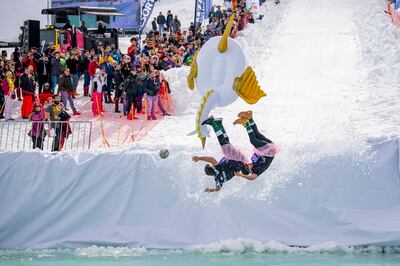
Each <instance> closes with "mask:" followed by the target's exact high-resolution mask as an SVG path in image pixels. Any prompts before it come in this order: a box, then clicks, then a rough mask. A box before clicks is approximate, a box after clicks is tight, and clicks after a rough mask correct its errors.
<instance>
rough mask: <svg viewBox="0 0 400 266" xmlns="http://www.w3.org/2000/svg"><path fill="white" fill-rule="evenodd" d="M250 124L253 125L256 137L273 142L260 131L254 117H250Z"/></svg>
mask: <svg viewBox="0 0 400 266" xmlns="http://www.w3.org/2000/svg"><path fill="white" fill-rule="evenodd" d="M249 125H250V126H251V129H253V131H254V134H255V135H256V137H257V138H258V139H260V140H263V141H266V142H268V143H272V141H271V140H270V139H269V138H267V137H265V136H264V135H263V134H261V133H260V131H258V128H257V125H256V123H255V122H254V119H253V118H250V119H249Z"/></svg>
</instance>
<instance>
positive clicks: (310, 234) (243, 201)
mask: <svg viewBox="0 0 400 266" xmlns="http://www.w3.org/2000/svg"><path fill="white" fill-rule="evenodd" d="M384 8H385V3H376V1H373V0H366V1H363V2H362V3H361V2H359V1H358V2H354V3H350V2H349V1H346V0H337V1H334V2H332V1H327V0H320V1H314V0H304V1H294V0H292V1H289V0H288V1H285V3H282V4H281V5H279V6H275V5H274V4H273V3H271V1H268V2H267V5H266V6H265V7H263V10H264V11H263V13H265V15H266V17H265V19H264V20H263V21H261V22H258V23H256V24H255V25H250V26H249V27H248V28H247V29H246V30H245V31H244V32H241V33H240V37H239V38H238V42H239V43H240V45H241V46H242V47H243V49H244V51H245V53H246V55H247V56H248V61H249V65H252V66H253V67H254V69H255V71H256V73H257V75H258V78H259V81H260V84H262V87H263V88H264V89H265V90H266V92H267V94H268V96H267V97H266V98H265V99H263V100H262V101H260V102H259V103H258V104H257V105H255V106H248V105H247V104H245V103H244V102H243V101H241V100H238V101H236V102H235V103H234V104H232V105H231V106H228V107H226V108H224V109H218V110H215V112H214V116H221V117H223V118H224V124H225V125H226V129H227V133H228V134H229V136H230V139H231V142H232V143H234V144H236V145H237V146H239V147H240V148H242V149H243V151H245V152H246V153H247V154H248V155H250V153H251V146H250V144H249V142H248V138H247V136H246V132H245V130H244V129H243V128H241V127H237V126H236V127H235V126H233V125H232V123H231V122H232V121H233V119H234V118H235V116H236V113H237V112H238V111H241V110H243V109H249V108H251V109H252V110H253V111H254V114H255V115H254V116H255V120H256V122H257V123H258V126H259V128H260V131H261V132H264V133H265V134H266V135H267V136H268V137H269V138H271V139H272V140H274V142H276V143H277V144H279V145H280V146H281V147H282V152H281V153H280V154H279V155H278V156H277V157H276V158H275V159H274V162H273V164H272V165H271V167H270V169H269V170H268V171H267V172H266V173H264V174H263V175H262V176H261V177H259V178H258V179H257V180H255V181H252V182H248V181H244V180H241V179H239V178H234V179H232V180H231V181H229V182H228V183H226V184H225V185H224V187H223V189H222V190H221V191H220V192H219V193H216V194H206V193H203V192H202V190H203V189H204V187H206V186H211V185H213V181H212V179H211V178H208V177H202V176H204V174H203V173H202V169H203V166H204V165H203V164H200V163H197V164H194V163H192V162H191V161H190V157H191V156H192V155H214V156H216V157H218V156H220V154H221V153H220V151H219V147H218V144H217V142H216V139H215V138H214V137H212V138H211V139H209V140H207V146H206V149H205V150H204V151H202V150H201V145H200V141H198V140H197V139H195V138H194V137H193V136H186V134H187V133H188V132H190V131H192V130H193V128H194V118H195V115H196V110H197V108H198V104H199V102H200V96H199V94H198V93H196V92H189V91H188V90H187V89H186V78H185V77H186V74H187V73H188V69H187V68H182V69H174V70H171V71H168V72H167V76H168V79H169V81H170V84H171V86H172V88H174V89H173V95H172V97H173V98H174V99H175V101H176V102H177V105H176V106H175V116H173V117H170V118H168V119H165V120H162V121H161V122H160V123H159V124H158V125H157V126H156V127H154V128H153V129H152V131H151V132H150V133H149V134H148V135H147V136H146V137H145V138H143V139H142V140H141V141H140V142H139V143H135V144H132V145H127V146H126V147H124V148H120V149H118V150H112V151H106V150H98V151H96V152H92V153H87V152H86V153H74V154H71V153H68V152H67V153H62V154H59V155H50V154H43V153H40V152H22V153H2V154H0V161H1V162H2V163H1V165H2V167H0V177H1V178H0V212H1V213H2V215H1V216H0V247H2V248H10V247H18V248H25V247H31V248H48V247H73V248H75V247H82V246H88V245H93V244H96V245H106V246H107V245H112V246H116V245H128V246H145V247H150V248H168V249H175V248H187V247H193V246H195V247H205V249H207V247H211V248H212V247H213V245H211V246H209V244H210V243H215V242H217V243H218V242H220V241H225V242H222V243H236V242H235V241H232V242H229V241H228V242H226V240H231V239H249V241H250V243H252V242H251V241H253V242H254V243H260V242H263V243H265V242H269V241H277V242H280V243H283V244H287V245H296V246H309V245H319V244H323V243H326V242H331V241H333V242H336V243H338V244H339V245H372V244H373V245H382V246H392V245H395V246H398V245H400V224H399V223H398V220H399V218H400V216H399V213H400V193H399V191H400V166H399V164H400V161H399V156H400V152H399V134H398V132H399V125H400V123H399V122H400V121H399V111H400V109H399V108H400V107H399V105H398V96H399V91H398V85H399V84H398V82H399V81H398V80H397V79H396V78H394V77H395V76H396V74H397V71H398V68H396V66H398V62H397V61H396V60H395V59H394V57H396V56H397V50H396V40H397V39H396V38H397V36H399V35H398V34H399V33H398V31H399V29H397V28H395V27H393V26H392V25H391V24H390V21H389V18H388V17H385V14H384V13H383V12H382V10H383V9H384ZM382 32H384V33H385V34H383V33H382ZM396 97H397V98H396ZM160 148H168V149H169V150H170V157H169V158H168V159H166V160H161V159H159V158H158V154H157V153H158V150H159V149H160ZM19 162H24V167H23V168H22V167H19V168H18V170H17V169H16V166H17V165H18V163H19ZM16 195H18V197H16ZM200 249H201V248H200Z"/></svg>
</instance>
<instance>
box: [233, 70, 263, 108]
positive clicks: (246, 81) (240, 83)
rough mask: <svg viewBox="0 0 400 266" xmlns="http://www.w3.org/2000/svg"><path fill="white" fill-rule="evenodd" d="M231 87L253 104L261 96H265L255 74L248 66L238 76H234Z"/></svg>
mask: <svg viewBox="0 0 400 266" xmlns="http://www.w3.org/2000/svg"><path fill="white" fill-rule="evenodd" d="M233 89H234V90H235V91H236V93H237V95H238V96H239V97H240V98H242V99H243V100H244V101H245V102H246V103H248V104H255V103H256V102H258V101H259V100H260V99H261V98H262V97H265V96H267V94H266V93H265V92H264V91H263V90H262V89H261V88H260V85H258V81H257V77H256V74H255V73H254V71H253V69H252V68H251V67H250V66H248V67H247V68H246V70H245V71H244V72H243V74H242V75H241V76H240V78H235V81H234V82H233Z"/></svg>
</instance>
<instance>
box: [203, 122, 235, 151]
mask: <svg viewBox="0 0 400 266" xmlns="http://www.w3.org/2000/svg"><path fill="white" fill-rule="evenodd" d="M201 124H202V125H210V126H211V127H212V128H213V130H214V132H215V135H216V136H217V139H218V142H219V144H220V145H221V146H222V145H225V144H229V137H228V135H227V134H226V131H225V128H224V126H223V125H222V119H218V118H216V119H214V117H212V116H211V117H210V118H208V119H206V120H204V121H203V123H201Z"/></svg>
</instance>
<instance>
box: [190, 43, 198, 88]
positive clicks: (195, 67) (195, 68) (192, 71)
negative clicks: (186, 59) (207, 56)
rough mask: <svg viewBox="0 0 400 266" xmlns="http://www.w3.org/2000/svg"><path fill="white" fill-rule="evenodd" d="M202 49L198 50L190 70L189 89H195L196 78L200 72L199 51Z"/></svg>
mask: <svg viewBox="0 0 400 266" xmlns="http://www.w3.org/2000/svg"><path fill="white" fill-rule="evenodd" d="M199 51H200V49H199V50H197V52H196V53H195V54H194V56H193V62H192V66H191V67H190V72H189V75H188V76H187V85H188V87H189V89H191V90H194V79H195V78H197V74H198V68H199V66H198V65H197V61H196V59H197V54H198V53H199Z"/></svg>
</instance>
